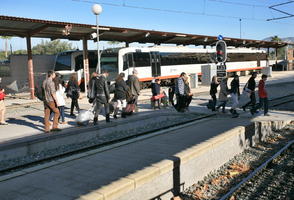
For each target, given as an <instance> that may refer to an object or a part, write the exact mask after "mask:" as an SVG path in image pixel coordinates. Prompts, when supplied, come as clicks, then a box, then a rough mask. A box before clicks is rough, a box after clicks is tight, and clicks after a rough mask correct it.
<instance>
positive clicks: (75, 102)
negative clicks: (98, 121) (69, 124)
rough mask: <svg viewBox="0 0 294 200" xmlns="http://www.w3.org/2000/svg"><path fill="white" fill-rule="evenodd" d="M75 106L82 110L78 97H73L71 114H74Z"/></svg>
mask: <svg viewBox="0 0 294 200" xmlns="http://www.w3.org/2000/svg"><path fill="white" fill-rule="evenodd" d="M74 107H76V109H77V111H78V112H80V107H79V102H78V99H71V106H70V114H73V111H74Z"/></svg>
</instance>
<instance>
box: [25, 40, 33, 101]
mask: <svg viewBox="0 0 294 200" xmlns="http://www.w3.org/2000/svg"><path fill="white" fill-rule="evenodd" d="M26 39H27V52H28V78H29V88H30V93H31V99H34V98H35V84H34V67H33V56H32V45H31V36H27V37H26Z"/></svg>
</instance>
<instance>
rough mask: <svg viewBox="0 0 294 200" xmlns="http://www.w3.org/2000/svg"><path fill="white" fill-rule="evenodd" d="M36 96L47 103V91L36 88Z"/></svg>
mask: <svg viewBox="0 0 294 200" xmlns="http://www.w3.org/2000/svg"><path fill="white" fill-rule="evenodd" d="M35 96H36V97H37V98H38V99H39V100H40V101H45V90H44V88H43V87H40V86H39V87H37V86H36V87H35Z"/></svg>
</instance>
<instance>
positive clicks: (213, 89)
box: [209, 76, 219, 111]
mask: <svg viewBox="0 0 294 200" xmlns="http://www.w3.org/2000/svg"><path fill="white" fill-rule="evenodd" d="M218 86H219V82H218V81H217V77H216V76H213V77H212V80H211V84H210V91H209V94H210V96H211V98H212V100H213V107H212V111H215V106H216V93H217V87H218Z"/></svg>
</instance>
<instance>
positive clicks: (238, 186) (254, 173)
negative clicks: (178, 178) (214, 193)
mask: <svg viewBox="0 0 294 200" xmlns="http://www.w3.org/2000/svg"><path fill="white" fill-rule="evenodd" d="M293 144H294V140H291V141H290V142H288V143H287V144H286V145H285V146H284V147H283V148H281V149H280V150H279V151H278V152H277V153H275V154H274V155H273V156H272V157H270V158H269V159H268V160H267V161H265V162H264V163H263V164H261V165H260V166H259V167H258V168H256V169H255V170H254V171H253V172H251V173H250V174H249V175H248V176H247V177H246V178H244V179H243V180H242V181H241V182H240V183H238V184H237V185H236V186H234V187H233V188H231V190H230V191H229V192H228V193H226V194H225V195H223V196H222V197H221V198H220V199H219V200H226V199H227V198H229V197H230V196H231V195H232V194H233V193H234V192H236V191H237V190H238V189H239V188H241V186H242V185H243V184H244V183H246V182H248V181H249V180H250V179H251V178H253V177H254V176H255V175H256V174H257V173H259V172H260V171H261V170H263V169H264V168H265V167H267V165H268V164H269V163H271V162H272V161H273V160H274V159H276V158H277V157H279V156H280V155H281V154H282V153H283V152H285V151H286V150H287V149H288V148H289V147H291V146H292V145H293Z"/></svg>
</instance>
